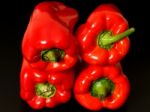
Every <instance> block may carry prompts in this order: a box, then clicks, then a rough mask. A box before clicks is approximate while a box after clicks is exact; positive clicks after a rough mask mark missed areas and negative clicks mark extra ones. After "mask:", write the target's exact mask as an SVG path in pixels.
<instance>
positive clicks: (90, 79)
mask: <svg viewBox="0 0 150 112" xmlns="http://www.w3.org/2000/svg"><path fill="white" fill-rule="evenodd" d="M129 93H130V83H129V81H128V79H127V77H126V76H125V75H124V74H123V72H122V71H121V69H120V68H118V65H117V66H114V65H109V66H97V65H90V66H88V67H87V68H85V69H83V71H81V73H80V74H79V76H78V77H77V78H76V81H75V84H74V96H75V99H76V100H77V102H78V103H79V104H81V105H82V106H83V107H85V108H86V109H89V110H93V111H97V110H101V109H103V108H107V109H112V110H114V109H118V108H120V107H121V106H122V105H123V104H124V103H125V101H126V100H127V98H128V96H129Z"/></svg>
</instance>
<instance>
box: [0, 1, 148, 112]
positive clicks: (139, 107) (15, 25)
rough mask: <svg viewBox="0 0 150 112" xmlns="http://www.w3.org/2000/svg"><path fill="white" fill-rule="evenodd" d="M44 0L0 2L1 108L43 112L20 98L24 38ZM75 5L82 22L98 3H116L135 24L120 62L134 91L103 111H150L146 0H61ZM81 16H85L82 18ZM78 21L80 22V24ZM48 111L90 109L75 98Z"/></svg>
mask: <svg viewBox="0 0 150 112" xmlns="http://www.w3.org/2000/svg"><path fill="white" fill-rule="evenodd" d="M40 1H44V0H18V1H6V3H2V2H1V4H0V5H1V8H2V9H1V28H2V30H1V33H2V34H1V44H0V51H1V57H0V59H1V62H0V70H1V77H0V84H1V86H0V87H1V89H0V111H1V112H41V111H35V110H32V109H31V108H30V107H28V105H27V104H26V103H25V102H24V101H22V100H21V99H20V96H19V73H20V68H21V61H22V54H21V40H22V37H23V34H24V31H25V29H26V26H27V24H28V21H29V18H30V15H31V13H32V11H33V8H34V6H35V5H36V4H37V3H39V2H40ZM60 1H63V2H64V3H66V4H67V5H69V6H71V7H74V8H75V9H77V10H78V11H79V13H80V20H79V22H78V24H79V23H82V22H84V21H85V19H86V18H87V16H88V15H89V14H90V12H92V10H93V9H94V8H96V6H97V5H99V4H101V3H110V2H111V3H114V4H116V5H117V6H118V8H119V9H120V10H121V12H122V13H123V15H124V17H125V18H126V19H127V20H128V22H129V26H130V27H132V26H134V27H135V28H136V32H135V33H134V34H132V35H131V36H130V40H131V48H130V51H129V53H128V54H127V56H126V57H125V58H124V59H123V60H122V61H121V63H122V66H123V70H124V73H125V74H126V75H127V77H128V79H129V80H130V83H131V94H130V96H129V98H128V100H127V102H126V104H125V105H124V106H123V107H122V108H120V109H118V110H116V111H109V110H102V112H149V111H150V109H149V105H150V88H149V85H150V84H149V82H150V81H149V80H150V59H149V57H150V54H149V51H150V50H149V48H150V47H149V42H148V41H149V32H148V31H149V29H148V28H149V19H148V14H149V12H148V7H147V6H146V5H147V4H148V3H146V0H145V1H144V0H142V1H139V2H138V1H136V3H135V0H60ZM81 18H82V19H81ZM78 24H77V25H78ZM44 110H45V112H90V111H88V110H86V109H84V108H83V107H81V106H80V105H79V104H78V103H77V102H76V101H75V100H74V99H73V98H72V99H71V100H70V102H68V103H67V104H64V105H60V106H58V107H56V108H55V109H44Z"/></svg>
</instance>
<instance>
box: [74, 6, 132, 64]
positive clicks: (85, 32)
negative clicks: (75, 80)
mask: <svg viewBox="0 0 150 112" xmlns="http://www.w3.org/2000/svg"><path fill="white" fill-rule="evenodd" d="M133 32H134V28H130V29H128V22H127V20H126V19H125V18H124V17H123V15H122V14H121V12H120V10H119V9H118V8H117V7H116V6H115V5H113V4H101V5H99V6H98V7H97V8H96V9H95V10H94V11H93V12H92V13H91V15H90V16H89V17H88V19H87V21H86V22H85V23H84V24H82V25H81V26H80V27H79V28H78V30H77V32H76V37H77V40H78V43H79V45H80V48H81V52H80V55H81V57H82V58H83V60H84V61H86V62H87V63H89V64H100V65H106V64H116V63H118V62H119V61H120V60H121V59H122V58H124V56H125V55H126V54H127V52H128V50H129V47H130V40H129V38H128V37H127V36H128V35H130V34H131V33H133ZM117 36H118V37H119V38H118V37H117ZM114 38H115V39H117V38H118V40H113V41H112V40H111V39H114Z"/></svg>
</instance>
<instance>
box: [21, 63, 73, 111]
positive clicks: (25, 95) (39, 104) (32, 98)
mask: <svg viewBox="0 0 150 112" xmlns="http://www.w3.org/2000/svg"><path fill="white" fill-rule="evenodd" d="M73 82H74V71H73V70H67V71H63V72H62V71H61V72H50V73H49V72H48V73H47V72H44V71H40V70H37V69H32V68H31V67H30V65H29V63H28V62H27V61H25V60H24V61H23V66H22V70H21V75H20V95H21V98H22V99H23V100H24V101H26V102H27V103H28V104H29V106H30V107H31V108H33V109H42V108H44V107H48V108H53V107H55V106H57V105H59V104H63V103H66V102H68V101H69V100H70V98H71V89H72V86H73Z"/></svg>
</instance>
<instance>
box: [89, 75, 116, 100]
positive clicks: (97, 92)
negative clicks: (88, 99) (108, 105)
mask: <svg viewBox="0 0 150 112" xmlns="http://www.w3.org/2000/svg"><path fill="white" fill-rule="evenodd" d="M114 86H115V85H114V83H113V82H112V81H111V80H109V79H108V78H101V79H98V80H96V81H94V82H93V83H92V86H91V90H90V92H91V95H92V96H94V97H97V98H99V99H100V100H104V99H105V98H106V97H107V96H108V95H110V94H111V93H112V92H113V90H114Z"/></svg>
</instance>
